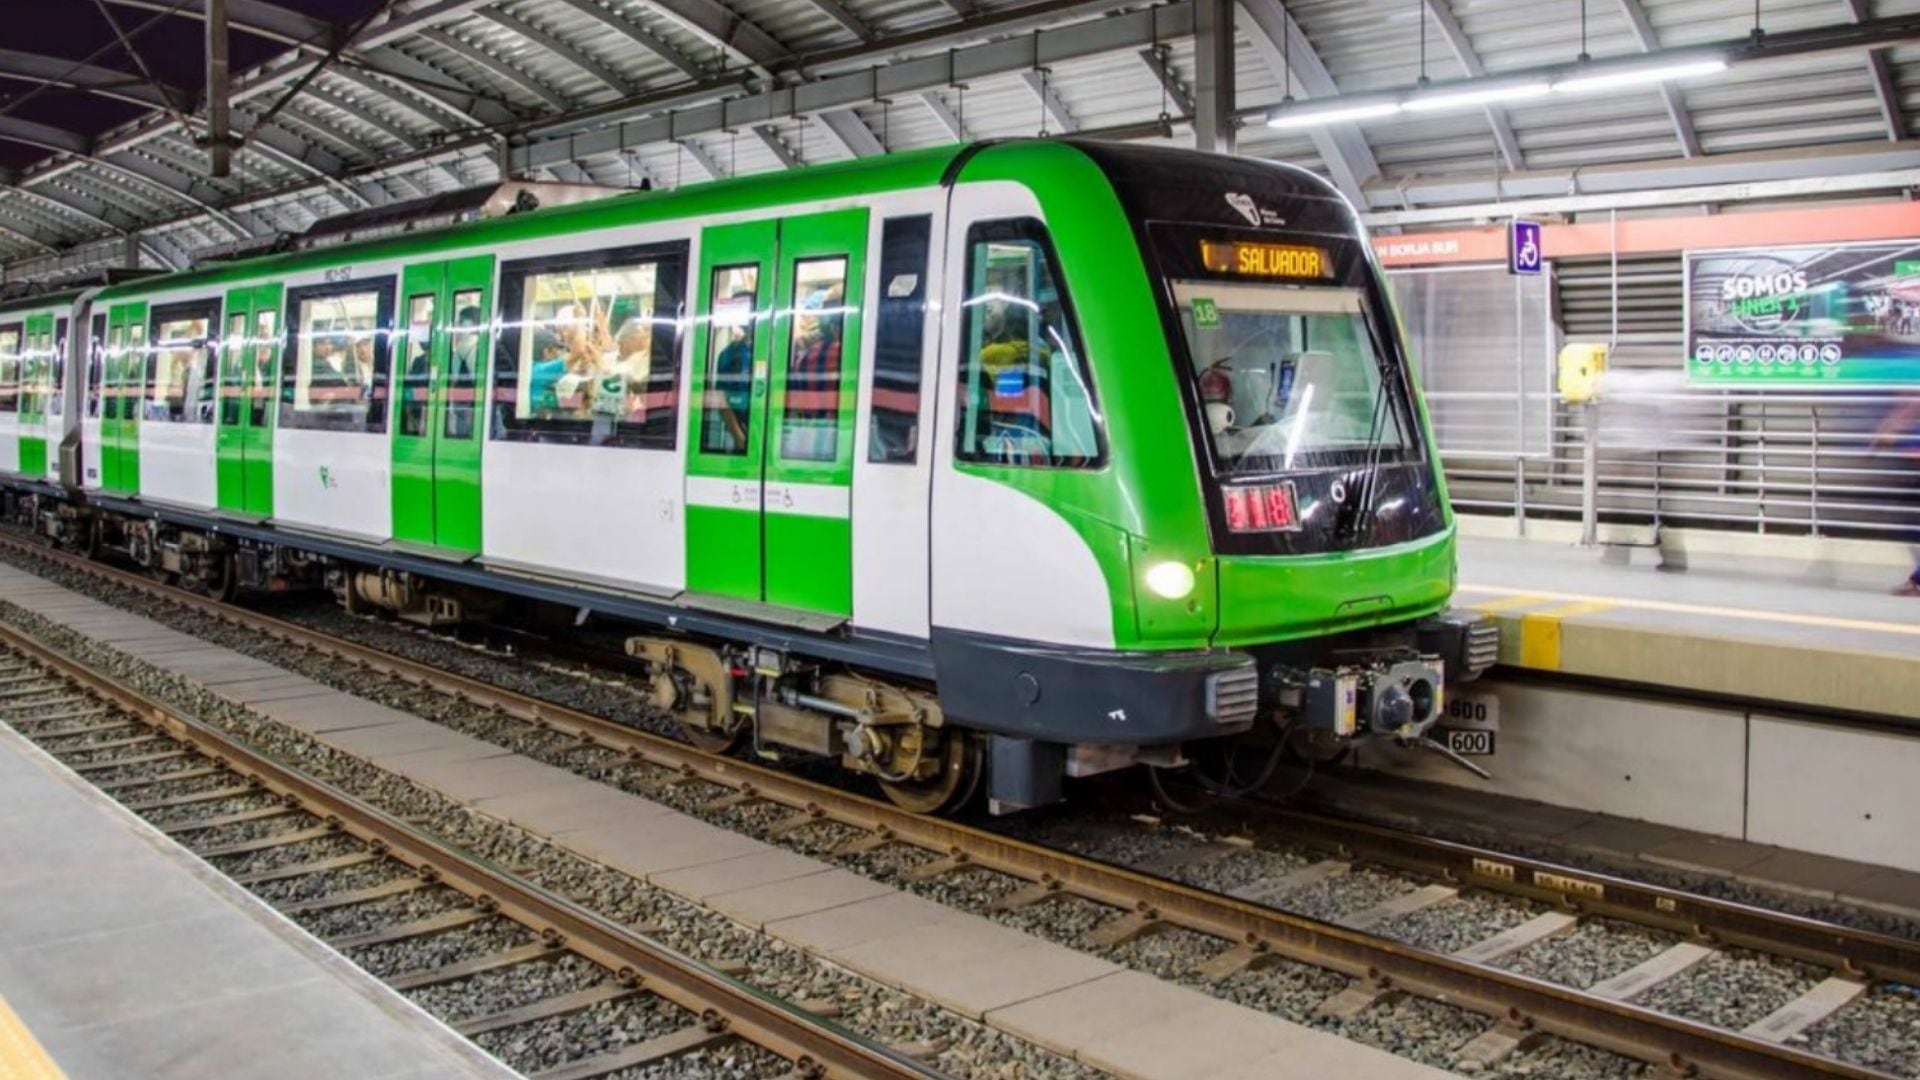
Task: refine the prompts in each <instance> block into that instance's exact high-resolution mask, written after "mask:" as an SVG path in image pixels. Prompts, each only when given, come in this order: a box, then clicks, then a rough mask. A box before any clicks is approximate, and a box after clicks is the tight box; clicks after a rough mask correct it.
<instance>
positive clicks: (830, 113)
mask: <svg viewBox="0 0 1920 1080" xmlns="http://www.w3.org/2000/svg"><path fill="white" fill-rule="evenodd" d="M820 123H821V125H822V126H824V127H825V128H826V129H827V134H829V135H831V136H833V140H834V141H835V142H837V143H839V144H840V145H841V146H842V147H843V148H845V150H846V151H847V153H848V154H849V155H850V156H852V157H857V158H864V157H878V156H880V155H881V154H884V153H886V152H887V148H886V147H884V146H882V145H880V140H879V139H878V138H877V137H875V135H874V134H873V129H872V128H870V127H868V126H867V122H866V121H865V120H862V119H860V114H859V113H858V112H855V111H854V110H852V109H829V110H827V111H826V112H823V113H821V114H820Z"/></svg>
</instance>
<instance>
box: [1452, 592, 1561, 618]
mask: <svg viewBox="0 0 1920 1080" xmlns="http://www.w3.org/2000/svg"><path fill="white" fill-rule="evenodd" d="M1546 599H1547V598H1546V597H1544V596H1541V595H1540V594H1539V593H1517V594H1515V595H1513V596H1504V597H1501V598H1500V599H1498V600H1487V601H1483V602H1480V603H1470V604H1468V605H1467V606H1468V607H1470V608H1472V609H1474V610H1475V611H1484V612H1486V613H1487V614H1488V615H1492V614H1494V613H1496V612H1501V611H1512V610H1513V609H1514V608H1523V607H1527V606H1529V605H1531V604H1539V603H1544V602H1545V601H1546Z"/></svg>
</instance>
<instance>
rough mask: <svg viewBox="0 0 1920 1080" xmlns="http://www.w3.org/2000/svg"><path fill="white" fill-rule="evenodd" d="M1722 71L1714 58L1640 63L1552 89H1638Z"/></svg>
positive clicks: (1571, 79)
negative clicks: (1636, 87)
mask: <svg viewBox="0 0 1920 1080" xmlns="http://www.w3.org/2000/svg"><path fill="white" fill-rule="evenodd" d="M1725 70H1727V62H1726V61H1725V60H1723V59H1721V58H1720V57H1717V56H1714V57H1709V58H1707V59H1704V60H1685V61H1680V62H1678V63H1671V64H1642V65H1639V66H1636V67H1622V68H1616V69H1614V70H1612V71H1597V72H1594V73H1593V74H1590V75H1574V76H1571V77H1569V78H1565V79H1561V80H1560V81H1559V82H1556V83H1554V84H1553V90H1554V93H1556V94H1584V93H1587V92H1589V91H1592V90H1610V89H1613V88H1614V87H1617V86H1639V85H1643V84H1646V83H1657V82H1668V81H1671V80H1673V79H1692V78H1697V77H1699V76H1701V75H1712V74H1714V73H1715V72H1720V71H1725Z"/></svg>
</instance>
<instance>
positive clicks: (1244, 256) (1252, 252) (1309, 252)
mask: <svg viewBox="0 0 1920 1080" xmlns="http://www.w3.org/2000/svg"><path fill="white" fill-rule="evenodd" d="M1200 264H1201V265H1202V266H1205V267H1206V268H1207V269H1208V270H1209V271H1211V272H1212V273H1215V274H1233V275H1235V276H1238V277H1260V278H1330V277H1332V276H1333V260H1332V259H1330V258H1328V257H1327V252H1326V249H1325V248H1317V247H1309V246H1308V245H1305V244H1268V243H1260V242H1257V241H1250V240H1202V241H1200Z"/></svg>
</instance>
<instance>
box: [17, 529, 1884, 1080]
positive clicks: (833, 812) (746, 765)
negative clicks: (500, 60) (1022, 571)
mask: <svg viewBox="0 0 1920 1080" xmlns="http://www.w3.org/2000/svg"><path fill="white" fill-rule="evenodd" d="M0 546H5V547H9V548H12V549H14V550H16V551H20V552H22V553H28V554H32V555H35V556H38V557H41V558H49V559H52V560H54V561H56V562H60V563H63V564H65V565H68V566H71V567H73V568H74V569H76V570H80V571H82V572H86V573H90V574H93V575H95V576H97V577H102V578H107V579H110V580H116V581H119V582H121V583H124V584H126V585H128V586H130V587H132V588H134V589H136V590H139V591H142V592H146V593H149V594H156V595H162V596H166V597H167V598H169V599H172V600H174V601H176V602H178V603H180V604H182V605H183V606H187V607H190V608H193V609H195V610H198V611H200V612H202V613H204V614H208V615H211V616H213V617H215V618H218V619H221V620H223V621H225V622H227V623H228V624H229V625H233V626H236V627H238V628H242V629H246V630H249V631H251V632H255V633H259V634H261V635H263V636H265V637H268V638H271V639H275V640H277V641H279V642H281V643H283V644H286V645H293V646H298V647H300V648H303V649H307V650H310V651H313V652H316V653H318V654H320V655H324V656H328V657H331V658H333V659H337V660H340V661H343V662H347V663H352V664H354V665H356V666H359V667H360V668H362V669H364V670H368V671H373V672H378V673H380V674H383V675H386V676H389V677H392V678H396V679H400V680H402V681H406V682H410V683H413V684H414V685H417V686H419V687H421V688H422V689H428V690H435V691H438V692H442V693H447V694H450V695H452V696H454V697H456V698H458V699H461V700H464V701H467V702H469V703H471V704H474V705H477V706H480V707H484V708H489V709H493V710H496V711H498V712H500V713H501V714H503V715H507V716H511V717H514V718H517V719H520V720H523V721H525V722H527V723H531V724H534V725H537V726H540V727H544V728H547V729H550V730H553V731H556V732H560V733H562V734H567V735H570V736H572V737H573V738H576V739H578V740H580V741H581V742H582V743H587V744H595V745H601V746H605V747H608V748H611V749H617V750H621V751H624V752H625V753H626V754H627V755H628V757H629V758H631V759H633V760H635V761H640V762H645V763H648V764H652V765H654V766H656V767H660V768H663V769H667V770H670V771H673V772H675V773H678V774H679V775H680V776H682V777H684V778H686V779H689V780H699V781H704V782H706V783H710V784H713V785H715V786H717V787H721V788H725V789H728V790H730V791H732V792H733V794H731V795H728V796H724V797H722V798H721V799H720V800H716V801H717V802H721V803H723V804H725V803H732V804H738V803H742V802H747V801H764V802H769V803H774V804H778V805H784V806H787V807H789V808H791V809H793V810H794V811H795V816H794V818H793V819H791V820H790V821H789V822H785V823H782V824H781V825H776V826H775V828H776V830H784V828H785V827H787V826H797V825H800V824H807V823H813V822H821V823H824V822H834V823H838V824H840V825H844V826H847V827H850V828H853V829H855V830H857V831H859V832H862V833H865V834H867V836H866V837H862V838H858V839H856V840H855V841H853V842H852V844H851V845H849V846H861V847H870V846H873V845H874V844H876V843H883V842H898V843H905V844H908V845H911V846H916V847H921V848H925V849H929V850H933V851H938V852H941V853H943V854H944V855H945V861H946V864H947V866H948V867H949V868H950V869H955V870H958V869H963V868H980V869H984V870H990V871H995V872H998V873H1002V874H1006V875H1008V876H1011V877H1015V878H1019V879H1021V880H1024V881H1027V882H1029V883H1030V885H1031V887H1032V888H1033V889H1034V890H1036V891H1043V892H1044V893H1045V894H1046V895H1049V896H1060V897H1066V896H1073V897H1079V898H1081V899H1085V900H1090V901H1093V902H1095V903H1099V904H1103V905H1106V906H1109V907H1113V908H1117V909H1119V910H1120V912H1121V913H1122V914H1121V915H1119V916H1118V917H1117V918H1119V919H1124V920H1129V921H1132V922H1133V923H1135V924H1136V925H1138V926H1141V927H1149V926H1151V927H1158V926H1170V927H1179V928H1183V929H1187V930H1192V931H1195V932H1198V933H1202V934H1207V935H1210V936H1213V937H1218V938H1222V939H1224V940H1226V941H1228V942H1231V943H1233V944H1232V946H1231V948H1232V949H1234V950H1237V952H1238V954H1239V956H1240V957H1241V958H1242V960H1243V962H1244V964H1246V965H1257V964H1260V963H1263V962H1266V961H1269V960H1276V959H1282V958H1284V959H1289V960H1293V961H1297V962H1300V963H1304V964H1309V965H1312V966H1316V967H1321V968H1325V969H1328V970H1332V971H1336V972H1339V973H1341V974H1344V975H1347V976H1349V977H1351V978H1354V979H1357V980H1361V981H1363V982H1366V983H1369V984H1372V985H1376V986H1380V987H1383V988H1388V989H1394V990H1400V991H1405V992H1408V993H1412V994H1415V995H1418V996H1422V997H1427V998H1431V999H1434V1000H1438V1001H1443V1002H1446V1003H1448V1004H1451V1005H1455V1006H1458V1007H1461V1008H1464V1009H1467V1010H1469V1011H1472V1012H1477V1013H1481V1014H1483V1015H1486V1016H1489V1017H1493V1018H1494V1019H1496V1020H1497V1021H1499V1022H1500V1023H1502V1024H1505V1025H1508V1026H1510V1027H1511V1028H1513V1029H1514V1030H1516V1031H1537V1032H1542V1033H1546V1034H1551V1035H1556V1036H1559V1037H1562V1038H1565V1039H1567V1040H1570V1041H1572V1042H1575V1043H1581V1044H1585V1045H1589V1046H1595V1047H1599V1048H1601V1049H1605V1050H1608V1051H1611V1052H1614V1053H1617V1054H1621V1055H1623V1056H1627V1057H1631V1058H1634V1059H1636V1060H1640V1061H1646V1062H1650V1063H1653V1064H1656V1065H1660V1066H1664V1067H1668V1068H1672V1069H1675V1070H1676V1071H1679V1072H1681V1073H1682V1074H1685V1073H1686V1072H1688V1071H1691V1072H1692V1073H1694V1074H1696V1075H1701V1076H1707V1077H1723V1078H1727V1080H1749V1078H1752V1080H1760V1078H1785V1077H1801V1076H1806V1075H1810V1074H1822V1075H1828V1076H1839V1077H1852V1078H1857V1080H1887V1078H1888V1077H1890V1076H1891V1075H1892V1074H1889V1073H1884V1072H1880V1071H1877V1070H1874V1069H1870V1068H1866V1067H1864V1066H1859V1065H1854V1064H1851V1063H1848V1062H1843V1061H1839V1060H1837V1059H1834V1058H1829V1057H1824V1056H1821V1055H1818V1054H1813V1053H1810V1052H1808V1051H1805V1050H1802V1049H1799V1048H1797V1047H1793V1046H1787V1045H1784V1044H1781V1043H1772V1042H1768V1041H1766V1040H1763V1039H1758V1038H1755V1037H1753V1036H1749V1035H1746V1034H1743V1033H1741V1032H1738V1031H1733V1030H1729V1029H1724V1028H1716V1027H1713V1026H1711V1025H1707V1024H1702V1023H1697V1022H1695V1021H1691V1020H1687V1019H1684V1018H1681V1017H1677V1016H1671V1015H1667V1014H1664V1013H1658V1012H1655V1011H1653V1010H1650V1009H1646V1008H1642V1007H1640V1006H1637V1005H1633V1004H1631V1003H1629V1002H1623V1001H1616V1000H1612V999H1607V998H1601V997H1596V996H1593V995H1589V994H1586V993H1584V992H1582V991H1580V990H1576V989H1573V988H1571V987H1566V986H1560V985H1557V984H1554V983H1550V982H1547V981H1544V980H1540V979H1534V978H1530V977H1527V976H1524V975H1519V974H1515V973H1513V972H1510V971H1506V970H1503V969H1501V968H1496V967H1492V966H1489V965H1484V964H1478V963H1474V962H1472V961H1467V960H1461V959H1457V958H1455V957H1451V956H1447V955H1444V954H1440V953H1435V952H1431V951H1428V950H1425V949H1420V948H1417V947H1414V946H1411V945H1406V944H1403V943H1400V942H1397V941H1393V940H1391V939H1387V938H1381V937H1375V936H1373V935H1371V934H1367V933H1365V932H1362V931H1356V930H1350V929H1347V928H1345V927H1341V926H1337V925H1335V924H1333V923H1328V922H1322V921H1319V920H1316V919H1311V918H1308V917H1305V916H1301V915H1296V914H1292V913H1289V912H1285V911H1279V910H1276V909H1273V908H1268V907H1264V906H1261V905H1259V904H1256V903H1252V902H1249V901H1245V900H1240V899H1237V898H1235V897H1231V896H1227V895H1223V894H1221V893H1216V892H1211V891H1208V890H1204V889H1199V888H1195V887H1193V886H1189V885H1184V884H1181V883H1178V882H1174V881H1169V880H1166V879H1163V878H1158V877H1153V876H1151V875H1148V874H1144V873H1141V872H1138V871H1135V870H1130V869H1127V868H1125V867H1120V866H1115V865H1111V864H1108V863H1102V862H1099V861H1097V860H1094V859H1091V858H1087V857H1084V856H1079V855H1075V854H1072V853H1068V852H1062V851H1056V850H1052V849H1049V848H1044V847H1041V846H1039V845H1037V844H1031V843H1027V842H1024V841H1020V840H1015V839H1012V838H1009V837H1004V836H1000V835H997V834H994V833H991V832H988V831H986V830H983V829H979V828H976V827H973V826H969V825H964V824H961V823H958V822H954V821H948V820H944V819H940V818H930V817H924V816H921V815H916V814H912V813H909V812H907V811H905V810H901V809H900V808H898V807H895V806H893V805H891V804H888V803H885V802H881V801H879V800H876V799H871V798H867V797H865V796H861V795H857V794H854V793H852V792H848V791H844V790H841V789H839V788H836V787H832V786H830V785H827V784H822V783H819V782H817V781H812V780H806V779H803V778H800V777H797V776H793V775H791V774H788V773H785V772H781V771H779V770H776V769H772V768H768V767H764V766H760V765H755V764H753V763H750V762H744V761H739V760H735V759H731V758H724V757H715V756H713V755H711V754H708V753H706V752H704V751H701V750H699V749H697V748H695V747H693V746H691V745H688V744H686V743H682V742H678V741H676V740H673V739H669V738H667V737H665V736H661V735H656V734H653V733H651V732H647V731H641V730H638V729H635V728H632V727H629V726H627V725H625V724H621V723H619V722H617V721H613V720H608V719H605V718H603V717H598V716H594V715H592V714H590V713H585V712H581V711H579V710H575V709H571V708H567V707H564V706H559V705H555V704H553V703H551V702H546V701H542V700H540V699H539V698H536V697H533V696H531V695H527V694H522V693H519V692H517V691H513V690H508V689H505V688H502V687H498V686H494V685H492V684H490V683H487V682H485V681H483V680H479V679H475V678H472V677H469V676H464V675H459V674H456V673H453V672H447V671H442V670H440V669H438V668H435V667H432V666H431V665H428V664H425V663H421V662H419V661H415V660H411V659H407V658H405V657H400V656H394V655H390V654H387V653H384V652H382V651H381V650H379V649H377V648H373V647H371V646H367V645H362V644H359V643H357V642H351V641H345V640H342V639H339V638H334V637H332V636H331V635H327V634H324V633H321V632H319V631H315V630H310V629H308V628H306V627H302V626H299V625H297V624H294V623H291V622H288V621H286V620H282V619H277V618H274V617H272V616H268V615H262V614H260V613H258V612H253V611H248V610H246V609H244V608H237V607H234V606H232V605H229V604H224V603H221V602H219V601H216V600H213V599H210V598H208V597H204V596H200V595H197V594H194V593H190V592H187V591H185V590H181V589H178V588H173V587H170V586H165V585H161V584H159V583H157V582H155V581H154V580H153V579H151V578H149V577H146V576H143V575H140V574H135V573H132V572H129V571H125V570H120V569H117V568H113V567H107V566H103V565H101V564H99V563H96V562H93V561H91V560H87V559H84V558H81V557H79V556H76V555H72V554H69V553H66V552H61V551H56V550H54V549H52V548H49V547H47V546H45V545H42V544H38V543H35V544H28V543H25V542H23V541H21V540H18V539H16V538H14V537H8V536H0ZM1508 861H1509V862H1511V861H1512V860H1511V859H1509V860H1508ZM1516 865H1517V864H1516ZM1569 877H1570V879H1572V880H1584V879H1589V878H1591V877H1592V875H1586V874H1580V873H1576V874H1572V875H1569ZM1674 895H1676V896H1680V895H1684V894H1678V893H1676V894H1674ZM1568 899H1569V900H1571V899H1573V897H1569V898H1568ZM1831 931H1832V932H1833V934H1834V935H1835V936H1836V938H1843V937H1846V936H1848V935H1852V934H1854V933H1855V932H1854V931H1850V930H1847V929H1845V928H1841V927H1833V928H1831Z"/></svg>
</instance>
